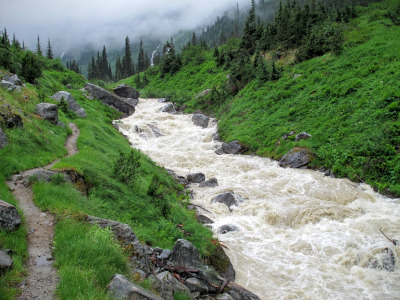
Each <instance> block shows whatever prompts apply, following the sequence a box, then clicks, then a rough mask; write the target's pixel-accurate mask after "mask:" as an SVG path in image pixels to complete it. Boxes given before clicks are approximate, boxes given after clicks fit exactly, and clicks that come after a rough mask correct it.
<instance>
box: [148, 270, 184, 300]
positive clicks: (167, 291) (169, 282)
mask: <svg viewBox="0 0 400 300" xmlns="http://www.w3.org/2000/svg"><path fill="white" fill-rule="evenodd" d="M156 278H157V279H158V280H159V282H160V283H161V284H160V285H161V288H160V291H159V293H160V295H161V296H162V297H164V298H165V299H174V293H175V292H179V293H181V294H185V295H186V296H188V297H190V290H189V288H188V287H187V286H186V285H184V284H182V283H181V282H179V280H178V279H176V278H175V277H174V275H172V274H171V273H170V272H168V271H164V272H162V273H159V274H157V276H156ZM152 282H153V281H152ZM157 291H158V290H157Z"/></svg>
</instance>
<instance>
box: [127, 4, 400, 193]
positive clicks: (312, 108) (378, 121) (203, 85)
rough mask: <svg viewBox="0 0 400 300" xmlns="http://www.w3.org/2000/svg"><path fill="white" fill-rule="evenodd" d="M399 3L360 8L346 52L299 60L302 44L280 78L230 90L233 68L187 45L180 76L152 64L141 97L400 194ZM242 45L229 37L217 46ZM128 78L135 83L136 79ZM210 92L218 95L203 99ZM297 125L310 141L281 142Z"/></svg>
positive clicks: (254, 147) (270, 152)
mask: <svg viewBox="0 0 400 300" xmlns="http://www.w3.org/2000/svg"><path fill="white" fill-rule="evenodd" d="M395 3H396V1H389V0H388V1H382V2H379V3H375V4H371V5H369V6H368V7H358V8H357V15H358V17H357V18H355V19H353V20H352V21H351V22H350V23H348V24H346V29H345V35H344V38H345V41H344V49H343V51H342V53H341V54H339V55H334V54H331V53H328V54H325V55H324V56H321V57H317V58H314V59H311V60H308V61H305V62H303V63H298V64H295V63H293V62H294V55H293V53H294V52H295V50H294V51H286V52H284V53H283V56H282V57H281V58H280V60H278V61H277V65H278V66H279V67H280V68H282V73H281V76H280V78H279V79H278V80H275V81H267V82H265V81H259V80H257V79H255V80H252V81H251V82H250V83H248V84H247V85H246V86H245V87H244V88H243V89H242V90H241V91H240V92H239V93H238V94H236V95H234V96H232V95H231V93H229V88H230V86H229V79H228V78H229V74H230V72H232V70H229V69H224V68H223V67H218V66H217V62H215V58H214V57H213V52H214V50H208V51H206V50H203V51H198V52H199V53H187V54H185V52H184V53H183V54H182V66H181V68H180V69H179V71H178V72H176V73H175V74H173V75H171V74H167V75H165V76H164V77H162V76H161V74H160V73H159V72H158V69H157V68H153V69H149V70H148V71H147V74H146V77H147V79H149V80H150V83H149V84H148V85H147V86H146V87H144V88H143V89H142V96H144V97H169V98H170V99H171V101H175V102H178V103H180V104H185V105H186V106H187V107H188V108H187V111H188V112H191V111H194V110H196V109H202V110H203V111H205V112H207V113H208V114H212V115H214V116H216V117H218V118H219V119H220V123H219V128H218V129H219V132H220V134H221V136H222V137H223V138H224V140H226V141H231V140H236V139H238V140H240V141H241V142H243V143H244V144H246V145H248V146H249V147H250V151H251V152H256V153H257V154H258V155H262V156H269V157H272V158H275V159H279V158H281V157H282V156H283V155H284V154H285V153H286V152H287V151H289V150H290V149H291V148H292V147H294V146H301V147H307V148H309V149H310V150H311V151H312V152H313V153H314V154H315V159H314V161H313V163H312V164H313V165H312V167H315V168H319V167H322V166H324V167H326V168H329V169H332V171H333V173H334V174H335V175H336V176H339V177H348V178H350V179H352V180H354V181H364V182H367V183H369V184H371V185H372V186H373V187H374V188H376V189H377V190H379V191H380V192H383V193H386V194H389V195H396V196H400V156H399V151H400V121H399V113H400V86H399V84H398V82H399V79H400V56H399V53H400V26H396V25H395V24H394V23H393V18H392V19H390V18H388V17H387V15H388V12H390V11H392V10H393V5H395ZM237 45H238V42H237V41H235V40H231V41H230V42H229V43H228V44H227V45H224V46H222V47H220V49H219V50H220V53H221V52H222V51H224V52H227V49H230V50H231V49H235V47H237ZM191 51H194V50H191ZM274 53H275V52H273V51H271V52H269V53H266V55H265V57H267V58H268V57H271V56H273V55H274ZM185 55H186V56H187V58H186V61H185ZM252 59H253V61H254V57H253V58H252ZM125 82H128V83H131V84H133V85H134V84H135V79H134V78H130V79H126V80H125ZM205 89H212V92H211V93H210V94H209V95H208V96H206V97H200V98H196V95H198V94H199V93H201V92H202V91H203V90H205ZM292 130H294V131H295V132H296V133H300V132H303V131H306V132H307V133H309V134H311V135H312V138H311V139H309V140H305V141H298V142H297V141H295V140H294V136H293V137H291V138H289V139H286V140H284V139H283V138H282V137H283V136H284V134H286V133H289V132H291V131H292Z"/></svg>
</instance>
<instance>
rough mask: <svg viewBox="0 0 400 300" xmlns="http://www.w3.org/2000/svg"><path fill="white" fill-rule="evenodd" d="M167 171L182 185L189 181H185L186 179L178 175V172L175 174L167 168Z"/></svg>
mask: <svg viewBox="0 0 400 300" xmlns="http://www.w3.org/2000/svg"><path fill="white" fill-rule="evenodd" d="M167 172H168V173H169V174H170V175H171V176H172V177H174V178H175V180H176V181H177V182H178V183H180V184H183V185H187V184H189V182H188V181H187V179H186V178H185V177H184V176H179V175H178V174H176V173H175V172H174V171H172V170H169V169H167Z"/></svg>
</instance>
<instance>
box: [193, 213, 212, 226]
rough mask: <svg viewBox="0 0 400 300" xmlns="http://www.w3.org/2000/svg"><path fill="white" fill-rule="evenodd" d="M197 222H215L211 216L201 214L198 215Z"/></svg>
mask: <svg viewBox="0 0 400 300" xmlns="http://www.w3.org/2000/svg"><path fill="white" fill-rule="evenodd" d="M197 222H199V223H201V224H212V223H214V221H213V220H211V219H210V218H209V217H207V216H205V215H202V214H199V215H197Z"/></svg>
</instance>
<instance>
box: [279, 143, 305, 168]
mask: <svg viewBox="0 0 400 300" xmlns="http://www.w3.org/2000/svg"><path fill="white" fill-rule="evenodd" d="M311 159H312V154H311V152H310V150H308V149H306V148H300V147H294V148H292V149H291V150H290V151H289V152H288V153H286V154H285V155H284V156H283V157H282V159H281V160H280V161H279V165H280V166H281V167H284V168H286V167H289V168H301V167H305V166H307V165H308V164H309V163H310V161H311Z"/></svg>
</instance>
